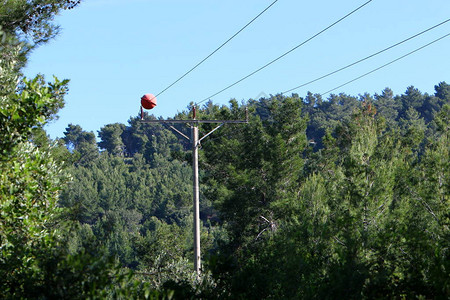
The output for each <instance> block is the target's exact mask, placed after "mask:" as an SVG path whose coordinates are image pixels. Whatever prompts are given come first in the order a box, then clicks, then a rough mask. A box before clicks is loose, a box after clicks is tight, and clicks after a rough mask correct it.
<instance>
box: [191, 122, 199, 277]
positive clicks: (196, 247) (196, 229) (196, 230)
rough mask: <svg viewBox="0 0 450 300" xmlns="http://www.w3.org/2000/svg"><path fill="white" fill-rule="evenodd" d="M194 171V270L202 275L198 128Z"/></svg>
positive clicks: (194, 139)
mask: <svg viewBox="0 0 450 300" xmlns="http://www.w3.org/2000/svg"><path fill="white" fill-rule="evenodd" d="M191 134H192V138H191V143H192V170H193V191H194V269H195V271H196V272H197V274H198V275H200V268H201V257H200V191H199V184H198V127H197V126H195V125H193V126H192V127H191Z"/></svg>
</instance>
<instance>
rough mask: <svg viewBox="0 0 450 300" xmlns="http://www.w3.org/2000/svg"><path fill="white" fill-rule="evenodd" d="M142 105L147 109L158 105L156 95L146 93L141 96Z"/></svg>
mask: <svg viewBox="0 0 450 300" xmlns="http://www.w3.org/2000/svg"><path fill="white" fill-rule="evenodd" d="M141 105H142V107H143V108H145V109H152V108H154V107H155V106H156V97H155V96H154V95H152V94H145V95H144V96H142V98H141Z"/></svg>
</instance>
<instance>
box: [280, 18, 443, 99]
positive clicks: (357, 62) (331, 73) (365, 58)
mask: <svg viewBox="0 0 450 300" xmlns="http://www.w3.org/2000/svg"><path fill="white" fill-rule="evenodd" d="M448 21H450V19H447V20H445V21H444V22H441V23H439V24H437V25H434V26H433V27H430V28H428V29H426V30H424V31H422V32H419V33H417V34H415V35H413V36H411V37H409V38H407V39H404V40H403V41H401V42H398V43H396V44H394V45H392V46H389V47H387V48H384V49H383V50H380V51H378V52H376V53H374V54H371V55H369V56H366V57H364V58H363V59H360V60H358V61H356V62H354V63H351V64H349V65H346V66H345V67H342V68H340V69H338V70H336V71H333V72H330V73H328V74H326V75H323V76H321V77H318V78H316V79H314V80H311V81H308V82H306V83H303V84H301V85H299V86H296V87H294V88H292V89H289V90H287V91H285V92H282V93H281V94H286V93H289V92H292V91H293V90H296V89H299V88H301V87H304V86H306V85H308V84H311V83H313V82H316V81H319V80H321V79H324V78H326V77H328V76H331V75H333V74H336V73H338V72H340V71H343V70H345V69H347V68H350V67H352V66H354V65H356V64H359V63H361V62H363V61H365V60H367V59H369V58H372V57H374V56H376V55H378V54H381V53H383V52H385V51H387V50H390V49H392V48H394V47H397V46H399V45H401V44H403V43H405V42H407V41H409V40H412V39H414V38H416V37H418V36H420V35H422V34H424V33H426V32H428V31H430V30H432V29H435V28H437V27H439V26H441V25H443V24H445V23H447V22H448Z"/></svg>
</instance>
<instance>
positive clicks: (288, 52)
mask: <svg viewBox="0 0 450 300" xmlns="http://www.w3.org/2000/svg"><path fill="white" fill-rule="evenodd" d="M370 2H372V0H369V1H367V2H365V3H364V4H362V5H361V6H359V7H357V8H356V9H354V10H352V11H351V12H349V13H348V14H346V15H345V16H343V17H342V18H340V19H339V20H337V21H335V22H334V23H333V24H331V25H329V26H327V27H326V28H325V29H322V30H321V31H319V32H318V33H316V34H315V35H313V36H312V37H310V38H308V39H307V40H305V41H304V42H302V43H300V44H298V45H297V46H295V47H294V48H292V49H291V50H289V51H287V52H285V53H284V54H282V55H280V56H278V57H277V58H275V59H274V60H272V61H270V62H269V63H267V64H265V65H264V66H262V67H260V68H259V69H257V70H256V71H253V72H252V73H250V74H248V75H247V76H245V77H243V78H241V79H239V80H238V81H236V82H234V83H232V84H230V85H229V86H227V87H226V88H224V89H222V90H220V91H218V92H217V93H214V94H212V95H211V96H209V97H206V98H205V99H203V100H201V101H199V102H197V103H196V104H200V103H203V102H205V101H207V100H210V99H211V98H213V97H215V96H217V95H219V94H220V93H222V92H224V91H226V90H228V89H229V88H231V87H233V86H235V85H237V84H238V83H240V82H242V81H244V80H245V79H247V78H249V77H251V76H253V75H255V74H256V73H258V72H259V71H261V70H263V69H265V68H267V67H268V66H270V65H271V64H273V63H275V62H276V61H278V60H280V59H282V58H283V57H285V56H286V55H288V54H290V53H291V52H293V51H294V50H297V49H298V48H300V47H301V46H303V45H304V44H306V43H307V42H309V41H311V40H312V39H314V38H316V37H317V36H319V35H320V34H322V33H324V32H325V31H327V30H328V29H330V28H331V27H333V26H335V25H336V24H338V23H339V22H341V21H343V20H344V19H346V18H347V17H349V16H350V15H352V14H353V13H355V12H357V11H358V10H360V9H361V8H363V7H364V6H366V5H367V4H369V3H370Z"/></svg>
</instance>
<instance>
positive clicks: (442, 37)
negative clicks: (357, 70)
mask: <svg viewBox="0 0 450 300" xmlns="http://www.w3.org/2000/svg"><path fill="white" fill-rule="evenodd" d="M449 35H450V33H447V34H446V35H444V36H441V37H440V38H438V39H436V40H434V41H432V42H430V43H428V44H426V45H424V46H422V47H419V48H417V49H415V50H413V51H411V52H408V53H407V54H405V55H403V56H400V57H399V58H397V59H394V60H392V61H390V62H388V63H386V64H384V65H382V66H381V67H378V68H376V69H373V70H372V71H370V72H367V73H365V74H363V75H361V76H358V77H356V78H355V79H352V80H350V81H347V82H346V83H344V84H341V85H340V86H337V87H335V88H333V89H331V90H329V91H326V92H325V93H322V94H320V96H323V95H325V94H328V93H331V92H332V91H334V90H337V89H339V88H341V87H343V86H345V85H347V84H349V83H352V82H354V81H356V80H358V79H361V78H363V77H365V76H367V75H369V74H372V73H373V72H375V71H378V70H380V69H382V68H384V67H386V66H388V65H390V64H393V63H394V62H396V61H399V60H400V59H402V58H405V57H407V56H409V55H411V54H413V53H415V52H417V51H419V50H422V49H423V48H425V47H428V46H430V45H431V44H434V43H436V42H438V41H440V40H442V39H444V38H446V37H447V36H449Z"/></svg>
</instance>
